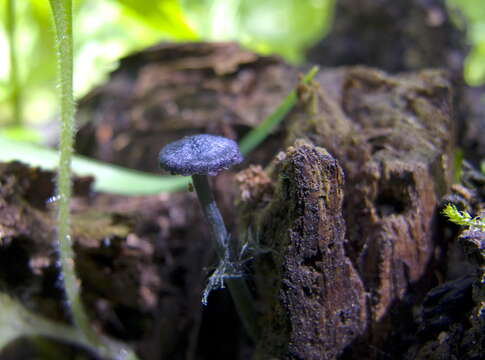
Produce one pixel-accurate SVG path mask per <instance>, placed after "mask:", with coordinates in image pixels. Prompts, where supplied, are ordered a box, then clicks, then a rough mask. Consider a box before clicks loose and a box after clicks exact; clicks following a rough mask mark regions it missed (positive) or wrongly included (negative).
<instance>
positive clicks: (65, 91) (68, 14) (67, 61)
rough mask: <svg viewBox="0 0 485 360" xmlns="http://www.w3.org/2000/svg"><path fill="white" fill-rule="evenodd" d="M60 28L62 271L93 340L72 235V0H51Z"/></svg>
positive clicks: (80, 323)
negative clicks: (81, 289) (75, 265)
mask: <svg viewBox="0 0 485 360" xmlns="http://www.w3.org/2000/svg"><path fill="white" fill-rule="evenodd" d="M50 5H51V8H52V12H53V17H54V23H55V28H56V40H57V41H56V42H57V59H58V61H57V62H58V71H59V90H60V101H61V133H60V139H59V140H60V143H59V151H60V156H59V169H58V175H57V192H58V198H59V200H58V208H57V236H58V244H59V257H60V262H61V273H62V279H63V282H64V289H65V292H66V300H67V303H68V307H69V309H70V311H71V313H72V319H73V322H74V325H75V327H76V328H78V329H79V330H80V331H81V334H82V335H84V336H85V337H86V338H88V339H89V340H90V341H93V342H94V340H95V336H94V335H93V332H92V330H91V327H90V325H89V320H88V317H87V315H86V312H85V310H84V307H83V304H82V301H81V296H80V282H79V280H78V278H77V276H76V272H75V268H74V250H73V244H72V239H71V236H70V224H71V216H70V209H69V204H70V200H71V193H72V183H71V159H72V154H73V141H74V129H75V123H74V111H75V104H74V95H73V44H72V43H73V40H72V0H50Z"/></svg>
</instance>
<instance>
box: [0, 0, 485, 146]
mask: <svg viewBox="0 0 485 360" xmlns="http://www.w3.org/2000/svg"><path fill="white" fill-rule="evenodd" d="M333 3H334V0H265V1H261V0H151V1H148V0H146V1H144V0H74V5H75V13H74V40H75V77H74V83H75V94H76V96H77V97H78V98H79V97H81V96H82V95H83V94H85V93H86V92H88V91H89V90H90V89H92V88H93V87H94V86H96V84H99V83H101V82H102V81H103V80H104V79H105V78H106V76H107V74H108V73H109V72H110V71H112V70H113V69H115V68H116V64H117V60H118V59H119V58H120V57H122V56H124V55H126V54H128V53H130V52H132V51H135V50H140V49H142V48H144V47H147V46H150V45H152V44H155V43H157V42H159V41H162V40H170V41H197V40H236V41H239V42H240V43H242V44H244V45H245V46H247V47H249V48H251V49H253V50H255V51H258V52H260V53H265V54H267V53H277V54H280V55H282V56H283V57H284V58H285V59H286V60H288V61H289V62H292V63H299V62H302V61H303V60H304V58H303V53H304V51H303V50H304V49H305V48H307V47H308V46H310V45H311V44H313V43H314V42H315V41H317V40H318V39H320V38H321V37H322V35H323V34H324V33H325V32H326V31H327V29H328V27H329V25H330V22H331V20H332V9H333ZM448 4H449V5H450V6H453V7H458V8H459V9H461V11H462V12H463V14H464V15H465V17H466V19H467V20H468V22H469V25H468V26H469V33H468V37H469V41H470V43H471V44H472V51H471V54H470V56H469V57H468V59H467V63H466V69H465V78H466V80H467V82H468V83H469V84H472V85H478V84H482V83H484V82H485V61H484V59H485V5H484V3H483V0H448ZM0 18H1V19H2V22H1V23H2V24H3V25H4V26H1V28H0V125H2V126H3V128H4V129H5V125H14V124H20V123H22V124H24V125H27V126H28V127H29V128H33V127H35V125H39V124H44V123H46V122H48V121H49V120H52V119H53V118H54V117H55V113H56V107H57V103H56V96H57V92H56V89H55V83H56V81H55V79H56V62H55V58H54V55H55V49H54V31H53V25H52V20H51V13H50V8H49V2H48V1H47V0H17V1H16V0H0ZM457 19H458V21H459V19H460V18H459V17H457ZM11 48H12V49H13V50H14V51H13V52H11V51H9V49H11ZM12 64H14V66H13V67H12V66H11V65H12ZM15 64H17V66H15ZM12 70H13V71H12ZM15 109H16V110H15ZM3 131H4V132H5V130H3ZM9 131H10V134H9V135H10V136H13V137H15V131H16V130H15V129H12V128H11V129H10V130H9ZM29 134H30V135H29ZM29 134H27V133H26V132H25V131H22V132H19V136H20V137H22V138H25V137H30V138H31V140H36V138H38V135H36V133H35V132H32V133H29Z"/></svg>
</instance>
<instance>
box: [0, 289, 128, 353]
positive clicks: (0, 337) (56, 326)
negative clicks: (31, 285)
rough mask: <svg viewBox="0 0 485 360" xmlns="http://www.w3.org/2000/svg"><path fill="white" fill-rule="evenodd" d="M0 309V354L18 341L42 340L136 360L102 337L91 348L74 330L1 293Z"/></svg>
mask: <svg viewBox="0 0 485 360" xmlns="http://www.w3.org/2000/svg"><path fill="white" fill-rule="evenodd" d="M0 309H1V311H0V350H1V349H2V348H4V347H5V346H7V345H8V344H9V343H10V342H12V341H14V340H15V339H17V338H19V337H29V336H43V337H46V338H50V339H54V340H58V341H60V342H63V343H68V344H73V345H77V346H81V347H84V348H86V349H88V350H90V351H92V352H94V353H96V354H98V355H99V356H100V357H103V358H110V359H113V360H114V359H116V360H119V359H123V360H135V359H137V357H136V355H135V354H134V353H133V351H132V350H131V349H130V348H129V347H127V346H125V345H123V344H121V343H118V342H117V341H114V340H112V339H110V338H108V337H105V336H99V345H96V346H94V345H93V344H92V343H90V342H88V341H87V340H86V339H85V338H84V337H83V336H82V334H81V333H80V332H77V331H76V329H75V328H73V327H71V326H67V325H65V324H60V323H56V322H53V321H51V320H48V319H45V318H43V317H41V316H38V315H36V314H34V313H32V312H30V311H29V310H27V309H26V308H25V307H24V306H22V305H21V304H20V303H19V302H17V301H15V300H14V299H12V298H11V297H10V296H8V295H6V294H3V293H0Z"/></svg>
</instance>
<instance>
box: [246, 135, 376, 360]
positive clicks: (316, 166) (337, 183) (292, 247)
mask: <svg viewBox="0 0 485 360" xmlns="http://www.w3.org/2000/svg"><path fill="white" fill-rule="evenodd" d="M279 158H280V159H281V160H280V161H277V163H275V164H273V165H274V169H273V171H272V172H271V174H270V175H269V176H270V177H271V178H272V184H273V185H272V187H273V188H272V189H266V191H269V192H271V193H272V194H273V196H271V198H270V200H269V201H267V203H266V204H265V206H264V208H263V209H261V210H260V211H259V212H258V213H257V215H256V216H254V217H253V216H251V215H250V214H252V212H251V211H252V206H251V202H252V201H254V199H252V201H250V199H251V198H249V199H248V200H246V201H242V202H241V211H242V213H243V214H244V216H245V218H244V221H243V224H242V226H244V227H246V226H247V227H251V228H252V229H253V230H254V231H255V233H256V234H258V235H257V236H258V237H260V241H258V244H259V246H262V248H263V249H269V250H268V252H267V253H266V254H264V255H260V256H259V257H257V258H256V261H255V268H254V273H255V275H254V276H255V282H256V286H257V291H258V293H259V294H260V297H261V303H262V304H263V305H262V306H263V309H262V319H261V324H263V334H262V338H261V341H260V342H259V343H258V348H257V350H256V354H255V359H269V358H272V357H276V358H292V359H308V360H312V359H314V360H318V359H335V358H336V357H337V355H339V354H340V353H341V352H342V350H343V349H344V348H345V347H346V346H348V345H349V344H350V343H351V342H352V341H353V340H355V338H356V337H357V336H359V335H361V334H362V333H363V331H364V329H365V326H366V316H367V313H366V295H365V291H364V287H363V285H362V281H361V279H360V277H359V275H358V273H357V271H356V270H355V269H354V267H353V265H352V263H351V262H350V260H349V259H348V257H347V256H346V255H345V251H344V243H345V222H344V219H343V216H342V202H343V194H344V193H343V190H344V186H343V183H344V175H343V172H342V169H341V168H340V166H339V165H338V163H337V161H336V160H335V159H334V158H333V157H332V156H330V154H328V153H327V152H326V151H325V150H324V149H321V148H315V147H313V146H311V145H309V144H304V143H301V142H298V141H297V142H296V144H295V146H294V147H290V148H288V150H287V152H286V153H281V154H280V155H279ZM253 177H254V176H253ZM253 177H251V176H248V177H246V176H245V177H243V178H244V179H246V184H247V182H248V181H249V182H250V183H251V179H252V178H253ZM252 187H253V188H254V186H252Z"/></svg>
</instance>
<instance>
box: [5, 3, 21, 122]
mask: <svg viewBox="0 0 485 360" xmlns="http://www.w3.org/2000/svg"><path fill="white" fill-rule="evenodd" d="M5 14H6V20H5V28H6V33H7V37H8V48H9V59H10V73H9V77H10V79H9V82H10V87H11V91H12V93H11V95H10V96H11V101H12V118H13V125H14V126H20V125H22V91H21V90H22V89H21V86H20V83H19V71H18V57H17V55H18V54H17V43H16V41H15V40H16V39H15V34H16V29H17V27H16V21H15V20H16V12H15V0H7V9H6V12H5Z"/></svg>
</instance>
